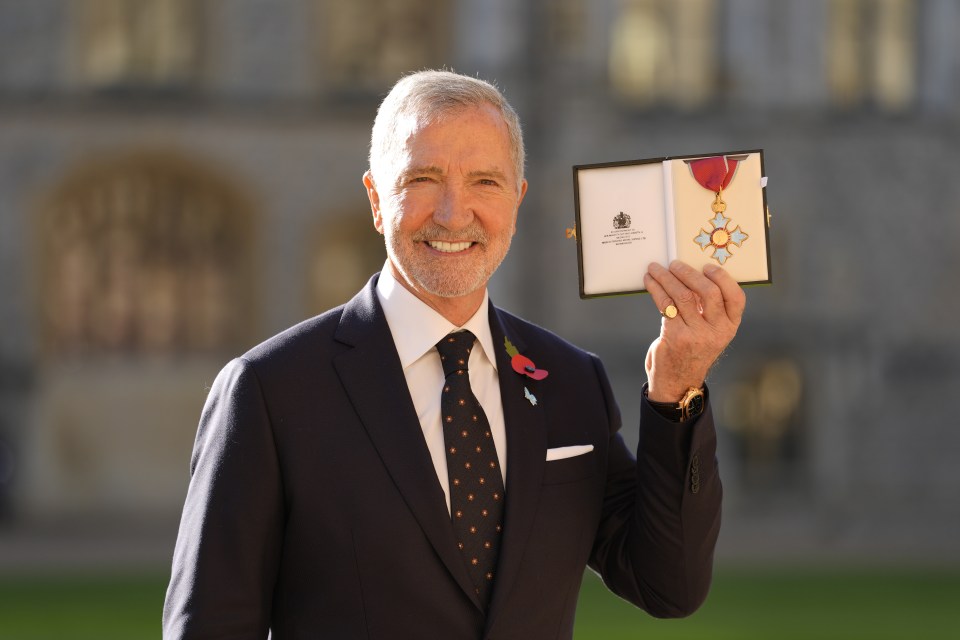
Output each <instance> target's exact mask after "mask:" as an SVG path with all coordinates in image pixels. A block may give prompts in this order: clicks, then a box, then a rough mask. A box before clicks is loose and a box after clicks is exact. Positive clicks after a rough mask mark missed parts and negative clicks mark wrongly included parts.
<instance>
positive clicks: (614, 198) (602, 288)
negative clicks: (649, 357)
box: [573, 149, 772, 298]
mask: <svg viewBox="0 0 960 640" xmlns="http://www.w3.org/2000/svg"><path fill="white" fill-rule="evenodd" d="M573 193H574V205H575V207H576V239H577V258H578V264H579V268H580V297H581V298H594V297H600V296H613V295H623V294H628V293H643V292H645V291H646V290H645V289H644V286H643V275H644V274H645V273H646V271H647V267H648V266H649V265H650V263H652V262H659V263H660V264H662V265H664V266H666V265H668V264H670V262H672V261H673V260H682V261H683V262H686V263H687V264H690V265H691V266H693V267H694V268H696V269H703V267H704V266H705V265H707V264H714V265H717V266H720V267H722V268H723V269H725V270H726V271H727V272H728V273H729V274H730V275H731V276H733V277H734V279H735V280H736V281H737V282H739V283H741V284H767V283H770V282H771V281H772V278H771V273H770V251H769V244H770V243H769V216H768V215H767V201H766V177H765V174H764V170H763V150H761V149H754V150H749V151H735V152H731V153H720V154H711V155H695V156H675V157H664V158H649V159H645V160H630V161H625V162H606V163H601V164H587V165H577V166H574V167H573Z"/></svg>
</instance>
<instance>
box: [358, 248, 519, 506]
mask: <svg viewBox="0 0 960 640" xmlns="http://www.w3.org/2000/svg"><path fill="white" fill-rule="evenodd" d="M377 298H379V300H380V304H381V305H382V306H383V312H384V314H385V315H386V317H387V324H388V325H390V333H391V335H392V336H393V343H394V344H395V345H396V347H397V353H398V354H399V355H400V365H401V366H402V367H403V375H404V377H405V378H406V380H407V388H408V389H409V390H410V397H411V399H412V400H413V406H414V408H415V409H416V411H417V417H418V418H419V419H420V427H421V428H422V429H423V438H424V440H426V442H427V448H428V449H429V450H430V457H431V458H432V459H433V467H434V469H435V470H436V472H437V479H438V480H439V481H440V486H441V487H443V493H444V496H445V497H446V500H447V511H450V486H449V482H450V481H449V478H448V476H447V454H446V447H445V446H444V441H443V425H442V424H441V422H440V393H441V391H442V389H443V384H444V375H443V365H442V364H441V363H440V354H439V353H438V352H437V349H436V345H437V343H438V342H440V340H441V339H442V338H443V337H444V336H445V335H447V334H448V333H450V332H451V331H457V330H459V329H467V330H468V331H470V332H471V333H473V335H475V336H476V337H477V344H478V345H480V348H479V349H473V351H471V352H470V360H469V362H468V363H467V366H468V368H469V369H470V386H471V387H472V388H473V395H475V396H476V397H477V400H479V401H480V406H482V407H483V412H484V413H485V414H486V415H487V421H488V422H489V423H490V432H491V434H492V435H493V442H494V444H495V445H496V447H497V457H498V458H499V460H500V473H501V474H502V475H503V483H504V486H506V483H507V433H506V428H505V426H504V422H503V405H502V404H501V403H500V381H499V378H498V377H497V359H496V355H495V353H496V352H495V351H494V349H495V348H496V347H497V345H495V344H493V336H492V335H491V333H490V321H489V316H488V315H487V312H488V307H489V296H488V295H487V293H486V291H485V292H484V295H483V302H482V303H481V304H480V308H479V309H477V312H476V313H475V314H473V317H471V318H470V319H469V320H467V322H466V323H464V325H463V326H462V327H457V326H456V325H454V324H453V323H451V322H450V321H449V320H447V319H446V318H444V317H443V316H441V315H440V314H439V313H437V312H436V311H435V310H433V309H432V308H430V307H429V306H427V305H426V304H424V303H423V302H422V301H421V300H420V299H419V298H417V297H416V296H415V295H413V294H412V293H410V291H408V290H407V289H406V288H404V287H403V285H401V284H400V283H399V282H397V280H396V278H394V277H393V273H392V272H391V270H390V264H389V262H388V263H387V264H386V265H384V268H383V271H382V272H381V273H380V279H379V281H378V282H377ZM500 348H501V349H503V348H504V347H503V345H500Z"/></svg>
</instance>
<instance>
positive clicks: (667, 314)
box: [660, 304, 677, 319]
mask: <svg viewBox="0 0 960 640" xmlns="http://www.w3.org/2000/svg"><path fill="white" fill-rule="evenodd" d="M660 315H662V316H663V317H664V318H668V319H669V318H676V317H677V308H676V307H675V306H673V305H672V304H668V305H667V306H666V308H665V309H664V310H663V311H661V312H660Z"/></svg>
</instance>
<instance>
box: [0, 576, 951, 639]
mask: <svg viewBox="0 0 960 640" xmlns="http://www.w3.org/2000/svg"><path fill="white" fill-rule="evenodd" d="M165 587H166V576H164V575H161V574H153V575H122V574H115V575H101V576H80V575H73V576H21V577H17V576H10V575H8V576H2V577H0V638H2V639H3V640H88V639H89V640H94V639H96V640H113V639H117V640H139V639H141V638H143V639H146V638H158V637H159V636H160V610H161V606H162V602H163V594H164V590H165ZM958 602H960V570H942V571H937V570H929V569H927V570H920V569H914V570H911V569H887V570H882V569H829V568H796V567H794V568H778V569H732V568H730V569H721V570H719V571H718V572H717V576H716V579H715V581H714V587H713V591H712V592H711V594H710V598H709V599H708V600H707V603H706V604H705V605H704V606H703V608H701V609H700V611H698V612H697V613H696V614H695V615H693V616H692V617H690V618H687V619H683V620H655V619H652V618H650V617H649V616H647V615H646V614H644V613H643V612H641V611H638V610H636V609H634V608H633V607H632V606H630V605H629V604H627V603H625V602H623V601H621V600H619V599H618V598H616V597H615V596H613V595H611V594H610V593H609V592H607V591H606V589H605V588H604V587H603V585H602V584H601V583H600V580H599V579H598V578H597V577H596V576H595V575H593V574H592V573H588V575H587V576H586V579H585V580H584V586H583V591H582V592H581V596H580V605H579V609H578V613H577V626H576V638H577V640H601V639H602V640H620V639H627V638H629V639H631V640H632V639H635V638H655V639H658V640H683V639H688V638H689V639H693V638H696V639H698V640H702V639H703V638H710V639H711V640H726V639H734V638H735V639H737V640H751V639H754V638H755V639H758V640H759V639H764V640H768V639H769V638H777V639H778V640H792V639H801V638H802V639H809V638H817V639H831V638H838V639H840V638H842V639H843V640H857V639H860V638H863V639H867V638H869V639H870V640H885V639H888V638H889V639H894V638H896V639H898V640H899V639H901V638H951V637H957V636H956V634H957V633H958V631H960V613H958V610H960V609H958V607H957V603H958Z"/></svg>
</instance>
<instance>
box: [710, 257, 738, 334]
mask: <svg viewBox="0 0 960 640" xmlns="http://www.w3.org/2000/svg"><path fill="white" fill-rule="evenodd" d="M703 273H704V275H705V276H706V277H708V278H710V280H712V281H713V283H714V284H716V285H717V287H718V288H719V289H720V294H721V295H722V296H723V305H724V311H725V312H726V314H727V317H728V318H730V322H733V323H734V324H737V325H739V324H740V319H741V318H743V310H744V308H745V307H746V306H747V295H746V294H745V293H744V291H743V288H742V287H741V286H740V284H739V283H738V282H737V281H736V280H734V279H733V276H731V275H730V274H729V273H727V272H726V271H725V270H723V269H721V268H720V267H717V266H715V265H708V266H707V267H705V268H704V270H703Z"/></svg>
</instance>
